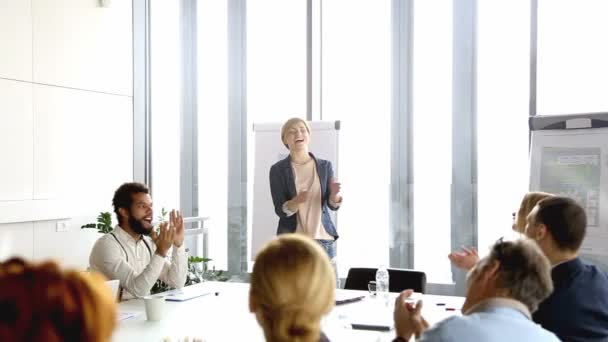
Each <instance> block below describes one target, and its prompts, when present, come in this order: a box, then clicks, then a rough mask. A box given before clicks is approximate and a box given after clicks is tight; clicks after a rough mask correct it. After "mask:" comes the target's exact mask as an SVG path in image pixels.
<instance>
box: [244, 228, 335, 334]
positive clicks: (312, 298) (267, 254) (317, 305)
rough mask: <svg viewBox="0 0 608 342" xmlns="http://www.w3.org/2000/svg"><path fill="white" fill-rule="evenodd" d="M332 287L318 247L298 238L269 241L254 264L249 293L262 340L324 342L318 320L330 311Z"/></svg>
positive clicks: (325, 259) (331, 276) (330, 273)
mask: <svg viewBox="0 0 608 342" xmlns="http://www.w3.org/2000/svg"><path fill="white" fill-rule="evenodd" d="M334 283H335V278H334V271H333V269H332V267H331V264H330V263H329V259H328V257H327V254H326V253H324V251H323V250H322V249H321V247H320V246H319V244H317V243H315V242H314V241H312V240H311V239H309V238H307V237H305V236H303V235H300V234H284V235H281V236H280V237H278V238H277V239H275V240H272V241H271V242H269V243H268V244H267V245H266V246H265V247H264V248H263V249H262V250H261V251H260V253H259V254H258V255H257V257H256V259H255V264H254V266H253V272H252V273H251V286H250V290H249V310H250V311H251V312H252V313H254V314H255V317H256V319H257V321H258V323H259V324H260V326H261V327H262V329H263V330H264V336H265V337H266V341H268V342H329V340H328V339H327V337H326V336H325V335H324V334H323V332H321V317H323V316H324V315H325V314H327V313H329V312H330V311H331V310H332V308H333V307H334V300H335V290H334ZM302 284H306V286H302Z"/></svg>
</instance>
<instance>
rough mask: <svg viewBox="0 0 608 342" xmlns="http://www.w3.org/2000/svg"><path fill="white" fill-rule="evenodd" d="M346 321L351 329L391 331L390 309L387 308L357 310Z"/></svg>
mask: <svg viewBox="0 0 608 342" xmlns="http://www.w3.org/2000/svg"><path fill="white" fill-rule="evenodd" d="M349 316H350V317H348V321H349V323H350V324H351V326H352V328H353V329H360V330H376V331H390V330H391V329H393V326H394V323H393V315H392V309H389V308H388V307H382V308H379V307H374V306H373V305H372V306H370V307H369V308H367V310H357V311H356V312H353V313H352V314H351V315H349Z"/></svg>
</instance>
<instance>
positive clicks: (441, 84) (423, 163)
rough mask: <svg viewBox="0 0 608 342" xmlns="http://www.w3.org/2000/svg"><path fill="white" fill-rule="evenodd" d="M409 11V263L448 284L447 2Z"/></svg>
mask: <svg viewBox="0 0 608 342" xmlns="http://www.w3.org/2000/svg"><path fill="white" fill-rule="evenodd" d="M414 13H415V14H414V44H413V46H414V47H413V48H414V54H413V55H414V60H413V70H414V71H413V74H414V75H413V114H414V115H413V124H414V129H413V132H414V135H413V144H414V162H413V164H414V213H413V214H414V267H415V268H416V269H419V270H423V271H425V272H427V276H428V278H429V282H440V283H451V282H452V278H451V271H450V263H449V260H448V259H447V255H448V253H449V252H450V212H451V211H450V203H451V202H450V198H451V197H450V194H451V182H452V1H451V0H432V1H427V0H425V1H416V3H415V12H414ZM438 255H440V256H441V257H438ZM443 256H445V257H443Z"/></svg>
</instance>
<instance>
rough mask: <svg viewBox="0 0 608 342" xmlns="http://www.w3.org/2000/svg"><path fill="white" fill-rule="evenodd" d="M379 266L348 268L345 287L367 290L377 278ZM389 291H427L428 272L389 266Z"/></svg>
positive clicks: (347, 288)
mask: <svg viewBox="0 0 608 342" xmlns="http://www.w3.org/2000/svg"><path fill="white" fill-rule="evenodd" d="M376 270H377V268H351V269H349V270H348V275H347V276H346V281H345V283H344V289H346V290H365V291H367V284H368V283H369V282H370V281H371V280H374V281H375V280H376ZM388 277H389V285H388V290H389V292H401V291H403V290H406V289H412V290H414V292H420V293H424V292H425V291H426V274H425V273H424V272H421V271H414V270H406V269H402V268H389V269H388Z"/></svg>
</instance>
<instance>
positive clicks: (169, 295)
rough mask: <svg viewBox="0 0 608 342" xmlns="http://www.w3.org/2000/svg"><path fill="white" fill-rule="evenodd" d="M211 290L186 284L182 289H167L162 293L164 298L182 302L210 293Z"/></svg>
mask: <svg viewBox="0 0 608 342" xmlns="http://www.w3.org/2000/svg"><path fill="white" fill-rule="evenodd" d="M210 293H211V291H209V290H206V289H203V288H202V287H200V286H188V287H184V288H182V289H176V290H171V291H167V292H165V293H163V294H164V296H165V299H166V300H168V301H172V302H183V301H186V300H190V299H193V298H197V297H202V296H206V295H208V294H210Z"/></svg>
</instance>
